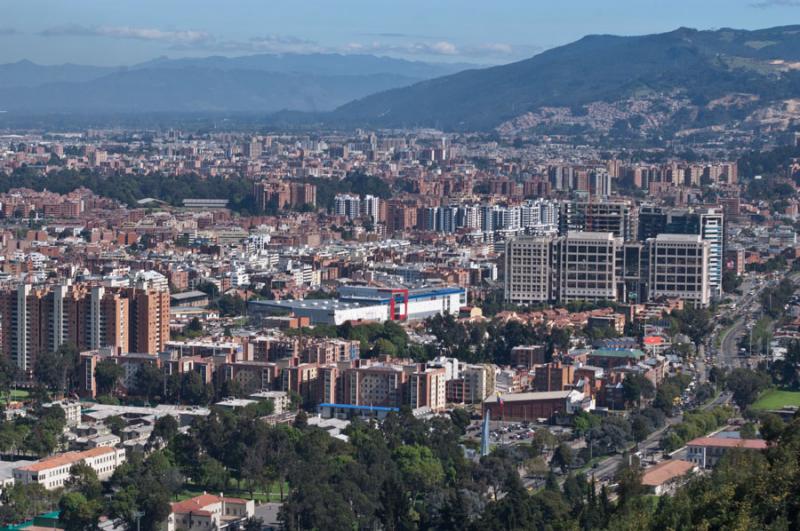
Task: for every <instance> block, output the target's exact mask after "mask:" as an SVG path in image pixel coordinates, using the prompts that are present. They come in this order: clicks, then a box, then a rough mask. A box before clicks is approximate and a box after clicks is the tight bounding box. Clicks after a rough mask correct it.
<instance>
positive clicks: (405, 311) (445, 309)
mask: <svg viewBox="0 0 800 531" xmlns="http://www.w3.org/2000/svg"><path fill="white" fill-rule="evenodd" d="M466 303H467V291H466V290H465V289H464V288H462V287H460V286H443V287H423V288H404V287H403V288H398V287H393V288H388V287H387V288H384V287H375V286H342V287H340V288H339V298H338V299H314V300H281V301H269V300H259V301H250V303H249V306H248V309H249V310H250V312H251V314H262V315H272V314H275V313H281V312H287V311H288V312H291V313H293V314H294V315H296V316H298V317H308V318H309V319H310V320H311V324H330V325H340V324H343V323H345V322H347V321H377V322H385V321H419V320H423V319H427V318H428V317H432V316H434V315H447V314H451V315H458V312H459V310H460V309H461V307H462V306H465V305H466Z"/></svg>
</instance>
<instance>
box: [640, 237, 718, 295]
mask: <svg viewBox="0 0 800 531" xmlns="http://www.w3.org/2000/svg"><path fill="white" fill-rule="evenodd" d="M647 243H648V246H649V282H648V284H649V286H648V287H649V291H650V298H651V299H655V298H658V297H662V296H664V297H679V298H681V299H683V300H685V301H689V302H691V303H693V304H695V305H698V306H708V303H709V299H710V289H709V288H710V286H709V275H708V271H709V270H708V261H709V256H710V247H711V245H710V244H709V242H707V241H704V240H703V238H702V237H701V236H699V235H694V234H659V235H658V236H657V237H655V238H651V239H649V240H648V241H647Z"/></svg>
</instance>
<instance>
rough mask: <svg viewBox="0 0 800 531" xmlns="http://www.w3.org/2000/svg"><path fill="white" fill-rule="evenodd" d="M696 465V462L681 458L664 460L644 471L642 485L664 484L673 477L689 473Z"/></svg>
mask: <svg viewBox="0 0 800 531" xmlns="http://www.w3.org/2000/svg"><path fill="white" fill-rule="evenodd" d="M694 467H695V464H694V463H690V462H689V461H682V460H680V459H671V460H669V461H664V462H663V463H659V464H657V465H656V466H654V467H653V468H648V469H647V470H645V471H644V475H642V485H647V486H649V487H657V486H658V485H663V484H664V483H666V482H667V481H669V480H671V479H673V478H677V477H680V476H683V475H685V474H688V473H689V472H690V471H691V470H692V469H693V468H694Z"/></svg>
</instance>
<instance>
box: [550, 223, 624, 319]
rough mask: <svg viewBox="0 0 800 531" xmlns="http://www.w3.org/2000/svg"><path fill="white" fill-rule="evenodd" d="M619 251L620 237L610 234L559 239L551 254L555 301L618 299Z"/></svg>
mask: <svg viewBox="0 0 800 531" xmlns="http://www.w3.org/2000/svg"><path fill="white" fill-rule="evenodd" d="M621 249H622V238H619V237H616V236H614V235H613V234H612V233H610V232H573V231H570V232H568V233H567V235H566V236H565V237H561V238H558V239H557V240H556V248H555V249H554V251H553V258H554V260H555V263H556V275H557V277H556V278H557V284H556V289H557V296H558V300H559V301H560V302H562V303H566V302H571V301H601V300H609V301H615V300H617V281H618V278H617V253H618V251H620V250H621ZM620 280H621V279H620Z"/></svg>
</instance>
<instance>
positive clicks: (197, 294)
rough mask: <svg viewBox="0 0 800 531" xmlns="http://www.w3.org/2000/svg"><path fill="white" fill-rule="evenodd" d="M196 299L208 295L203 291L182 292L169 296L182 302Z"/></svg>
mask: <svg viewBox="0 0 800 531" xmlns="http://www.w3.org/2000/svg"><path fill="white" fill-rule="evenodd" d="M196 297H208V293H206V292H205V291H198V290H195V291H184V292H183V293H173V294H172V295H170V298H172V299H176V300H183V299H193V298H196Z"/></svg>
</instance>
